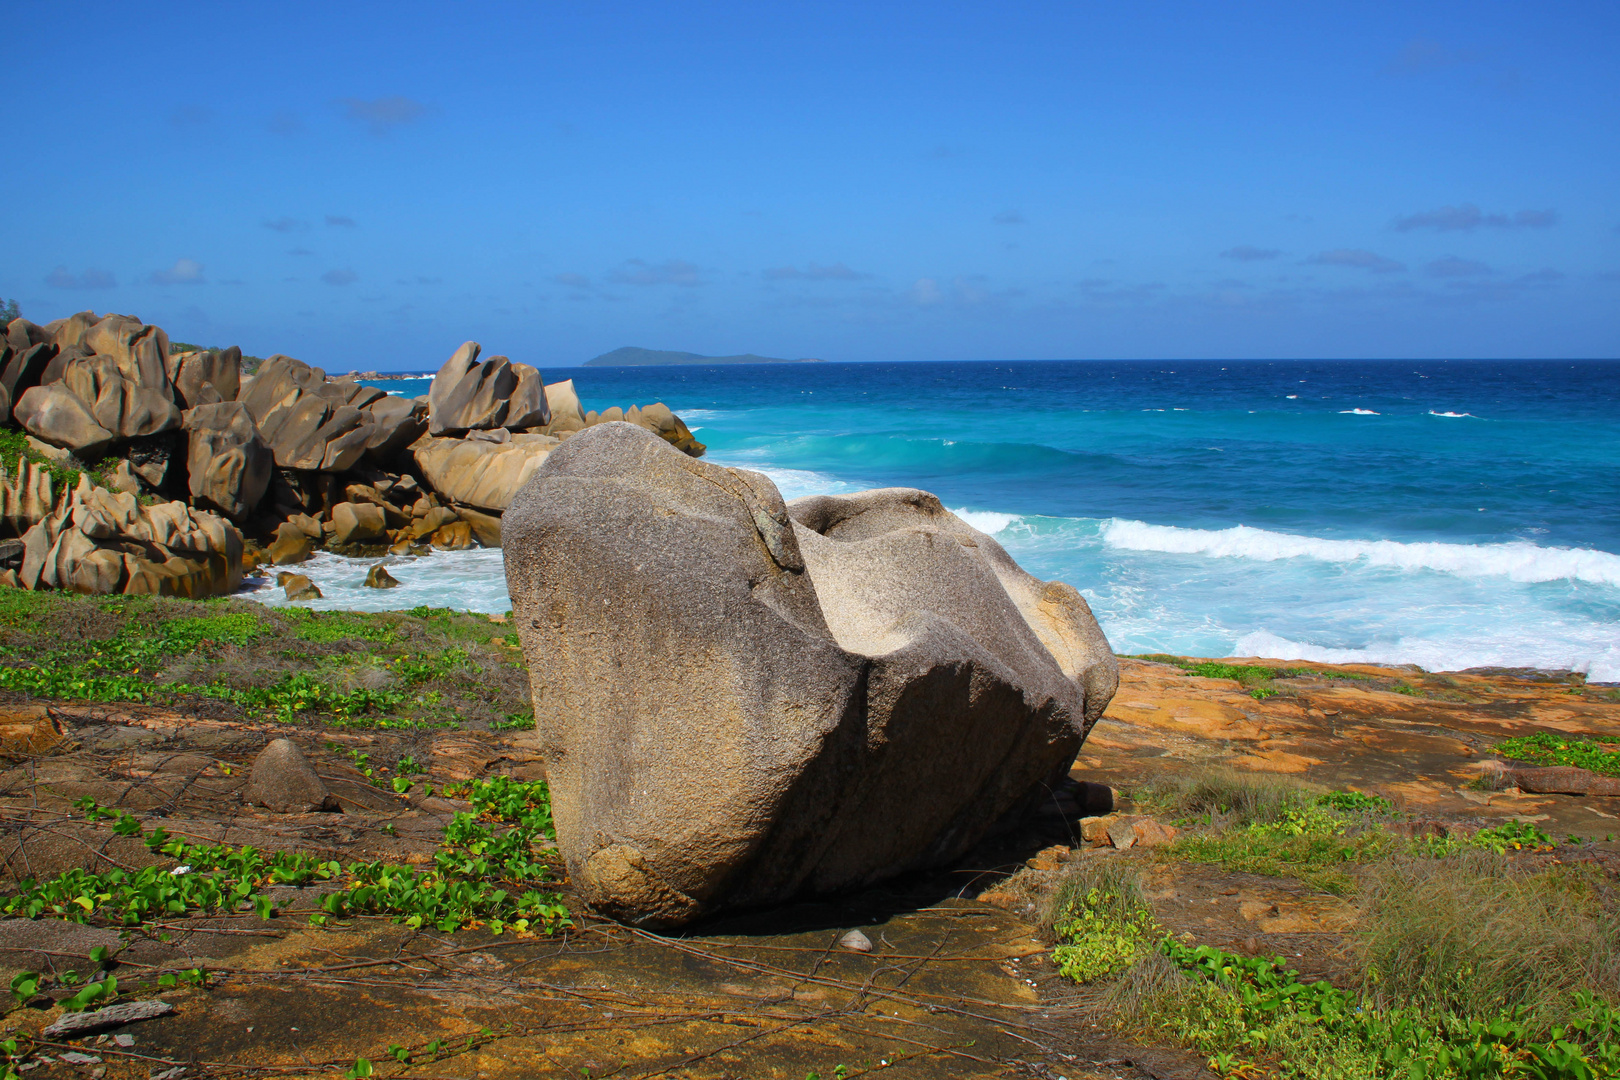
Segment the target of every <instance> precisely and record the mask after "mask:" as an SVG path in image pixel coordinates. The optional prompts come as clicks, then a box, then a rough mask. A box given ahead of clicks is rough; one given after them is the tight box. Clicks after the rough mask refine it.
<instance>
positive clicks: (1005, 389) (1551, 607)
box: [253, 361, 1620, 682]
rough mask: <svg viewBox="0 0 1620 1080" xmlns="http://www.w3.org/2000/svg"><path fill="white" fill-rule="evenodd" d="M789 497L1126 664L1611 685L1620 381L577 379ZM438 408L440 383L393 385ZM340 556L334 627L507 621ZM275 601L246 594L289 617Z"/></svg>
mask: <svg viewBox="0 0 1620 1080" xmlns="http://www.w3.org/2000/svg"><path fill="white" fill-rule="evenodd" d="M545 377H546V379H547V381H555V380H557V379H559V378H573V379H574V382H575V387H576V388H577V390H578V391H579V394H580V398H581V400H582V401H583V402H584V403H585V406H586V407H587V408H592V409H598V410H600V409H604V408H607V407H608V406H610V405H623V406H628V405H629V404H631V403H636V404H646V403H648V402H652V401H663V402H664V403H665V404H666V405H668V406H669V407H670V408H672V409H674V410H675V411H676V412H677V413H679V414H680V415H681V417H682V418H683V419H684V420H685V421H686V423H687V424H688V425H690V426H691V428H692V429H693V431H694V433H696V435H697V437H698V438H699V439H700V440H701V441H703V442H704V443H706V444H708V447H709V452H708V455H707V457H706V459H705V460H708V461H711V462H715V463H718V464H723V465H737V466H744V467H747V468H751V469H757V470H759V471H761V472H764V473H766V474H767V475H769V476H770V477H771V478H772V479H773V480H774V481H775V482H776V484H777V486H778V487H779V488H780V489H781V490H782V494H783V495H784V496H785V497H786V498H788V499H793V498H796V497H798V496H800V495H808V494H815V493H820V492H849V491H858V490H861V489H863V488H869V487H884V486H906V487H918V488H924V489H926V490H929V491H932V492H934V493H935V494H937V495H938V496H939V497H940V498H941V499H942V500H943V501H944V503H945V505H946V506H948V507H950V508H951V509H953V510H955V511H956V512H957V513H958V514H959V515H961V516H962V517H964V518H965V519H966V520H968V521H969V522H971V523H972V524H973V525H974V526H976V527H977V528H979V529H982V530H983V531H985V532H987V533H990V534H991V535H993V536H995V538H996V539H997V540H999V541H1000V542H1001V543H1002V544H1003V545H1004V546H1005V547H1006V548H1007V549H1008V550H1009V551H1010V552H1011V553H1012V554H1013V555H1014V557H1015V558H1017V559H1018V560H1019V562H1020V563H1022V564H1023V565H1024V567H1025V568H1026V569H1028V570H1029V571H1030V572H1032V573H1034V574H1036V575H1038V576H1040V577H1043V578H1057V579H1060V580H1063V581H1067V582H1069V583H1070V584H1072V585H1074V586H1075V587H1076V588H1078V589H1079V590H1080V591H1081V592H1082V593H1083V594H1084V595H1085V596H1086V598H1087V599H1088V600H1089V601H1090V603H1091V606H1092V609H1093V610H1094V611H1095V612H1096V614H1097V618H1098V620H1099V622H1100V623H1101V624H1102V627H1103V629H1104V631H1106V633H1107V634H1108V638H1109V641H1110V642H1111V643H1112V645H1113V647H1114V649H1115V651H1117V652H1121V653H1144V652H1164V653H1175V654H1182V655H1193V656H1265V657H1277V658H1284V659H1302V660H1315V661H1323V662H1339V663H1351V662H1358V661H1362V662H1374V663H1400V664H1417V665H1419V666H1421V667H1424V668H1426V669H1429V670H1459V669H1464V668H1470V667H1483V666H1499V667H1542V668H1561V669H1572V670H1576V671H1583V672H1586V673H1587V675H1588V678H1589V679H1590V680H1592V681H1594V682H1620V554H1617V553H1620V362H1614V361H1535V362H1529V361H1525V362H1510V361H1376V362H1374V361H1174V362H1165V361H1020V362H1000V363H992V362H984V363H907V364H830V363H829V364H788V365H760V366H746V367H741V366H739V367H732V366H727V367H713V368H705V367H662V368H578V369H550V370H546V371H545ZM376 385H378V386H381V387H383V388H384V389H387V390H390V391H392V392H403V393H407V394H413V395H414V394H419V393H425V392H426V387H427V382H426V381H425V380H422V381H413V382H409V383H402V382H387V381H383V382H378V383H377V384H376ZM396 562H397V563H398V565H392V564H391V567H390V569H391V571H392V572H393V573H394V575H395V576H396V577H398V578H399V579H400V580H401V581H402V582H404V586H403V587H402V588H400V589H396V590H389V591H387V592H378V591H375V590H369V589H364V588H362V587H361V586H360V584H359V583H360V581H361V579H362V578H363V576H364V573H365V569H366V567H367V566H368V565H370V562H369V561H353V560H344V559H339V558H337V557H334V556H329V555H321V556H318V557H317V559H316V560H315V561H314V562H313V563H312V564H311V566H310V570H311V572H312V576H313V577H314V578H315V580H316V582H317V584H319V585H320V586H321V588H322V589H323V590H324V591H325V592H326V594H327V599H325V600H324V601H320V602H318V605H317V606H321V607H350V608H366V609H378V608H397V607H410V606H414V605H416V604H423V603H425V604H429V605H433V606H448V607H454V608H465V609H469V610H477V611H504V610H506V609H507V607H509V606H510V605H509V602H508V600H507V596H506V592H505V582H504V580H503V577H502V570H501V560H500V553H499V552H468V553H439V554H435V555H433V556H430V557H427V558H424V559H417V560H410V559H404V560H396ZM278 594H279V591H278V590H274V589H273V588H272V587H270V586H269V585H268V583H267V582H261V583H260V584H259V586H258V588H257V590H256V592H255V593H254V594H253V595H255V596H257V597H258V598H261V599H265V600H267V601H268V602H274V600H275V597H276V596H277V595H278Z"/></svg>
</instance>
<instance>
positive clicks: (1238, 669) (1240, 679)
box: [1132, 653, 1371, 701]
mask: <svg viewBox="0 0 1620 1080" xmlns="http://www.w3.org/2000/svg"><path fill="white" fill-rule="evenodd" d="M1132 659H1133V660H1151V661H1153V662H1154V663H1157V664H1170V665H1171V666H1173V667H1178V668H1180V669H1181V670H1182V671H1183V672H1184V673H1186V674H1188V675H1194V676H1198V677H1200V678H1205V679H1232V680H1233V681H1235V682H1237V683H1239V684H1240V685H1242V686H1243V688H1244V689H1246V690H1248V691H1249V696H1250V697H1253V698H1254V699H1255V700H1257V701H1263V700H1265V699H1266V698H1268V697H1275V696H1276V695H1277V694H1279V693H1281V692H1282V691H1280V690H1279V689H1278V688H1277V687H1276V686H1274V685H1273V681H1274V680H1276V679H1299V678H1315V679H1352V680H1362V681H1365V680H1368V679H1370V678H1371V676H1369V675H1361V674H1357V673H1355V672H1347V671H1321V670H1318V669H1316V668H1274V667H1266V666H1264V665H1261V664H1227V663H1222V662H1221V661H1219V660H1197V659H1192V658H1189V657H1185V656H1170V655H1168V654H1166V653H1142V654H1139V655H1137V656H1133V657H1132Z"/></svg>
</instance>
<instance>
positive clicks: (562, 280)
mask: <svg viewBox="0 0 1620 1080" xmlns="http://www.w3.org/2000/svg"><path fill="white" fill-rule="evenodd" d="M551 280H552V281H555V282H556V283H557V284H558V285H566V286H568V287H569V288H570V289H588V288H590V287H591V279H590V278H588V277H586V276H585V275H584V274H557V275H555V276H554V277H552V279H551Z"/></svg>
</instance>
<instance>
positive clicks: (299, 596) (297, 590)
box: [280, 574, 321, 602]
mask: <svg viewBox="0 0 1620 1080" xmlns="http://www.w3.org/2000/svg"><path fill="white" fill-rule="evenodd" d="M285 576H286V579H287V580H285V581H283V582H281V583H280V584H281V587H282V588H283V589H284V590H286V593H287V599H288V600H289V601H294V602H296V601H299V600H319V599H320V598H321V590H320V589H319V588H317V587H316V585H315V583H314V582H313V581H311V580H309V578H307V577H305V576H304V575H303V574H287V575H285Z"/></svg>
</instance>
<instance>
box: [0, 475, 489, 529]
mask: <svg viewBox="0 0 1620 1080" xmlns="http://www.w3.org/2000/svg"><path fill="white" fill-rule="evenodd" d="M55 506H56V496H55V494H54V493H53V492H52V490H51V474H50V472H49V470H47V469H46V468H44V467H43V466H40V465H36V464H34V463H33V462H32V461H29V460H28V459H27V458H26V457H23V456H21V455H19V456H18V458H17V472H16V475H15V476H11V475H8V474H7V472H6V468H5V465H4V463H3V462H0V537H15V536H22V535H23V534H24V533H26V532H27V531H28V530H29V529H31V528H33V527H34V526H35V525H36V524H38V523H39V522H40V521H41V520H43V519H44V518H45V517H46V516H47V515H48V514H50V512H51V510H52V509H53V508H54V507H55ZM497 546H498V545H497Z"/></svg>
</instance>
